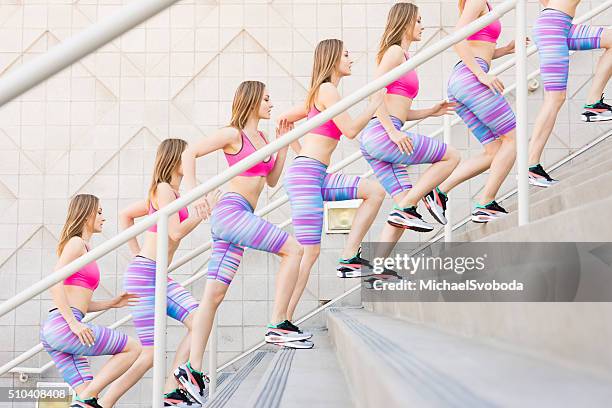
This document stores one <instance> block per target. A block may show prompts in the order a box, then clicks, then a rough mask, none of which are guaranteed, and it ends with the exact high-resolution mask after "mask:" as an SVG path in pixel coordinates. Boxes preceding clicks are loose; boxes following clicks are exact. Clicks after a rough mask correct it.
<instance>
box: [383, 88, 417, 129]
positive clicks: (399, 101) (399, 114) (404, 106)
mask: <svg viewBox="0 0 612 408" xmlns="http://www.w3.org/2000/svg"><path fill="white" fill-rule="evenodd" d="M385 106H386V107H387V112H388V113H389V115H391V116H395V117H396V118H398V119H399V120H401V121H402V123H403V122H405V121H406V120H407V119H408V111H409V110H410V108H411V107H412V99H410V98H407V97H405V96H402V95H393V94H387V95H385Z"/></svg>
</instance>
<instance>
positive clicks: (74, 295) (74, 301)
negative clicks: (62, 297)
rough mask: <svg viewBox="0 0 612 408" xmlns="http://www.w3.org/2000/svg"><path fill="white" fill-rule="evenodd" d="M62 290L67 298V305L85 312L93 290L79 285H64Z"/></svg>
mask: <svg viewBox="0 0 612 408" xmlns="http://www.w3.org/2000/svg"><path fill="white" fill-rule="evenodd" d="M64 292H66V298H67V299H68V305H70V307H74V308H76V309H79V310H80V311H81V312H83V313H87V310H88V309H89V303H90V302H91V298H92V297H93V291H92V290H89V289H87V288H82V287H80V286H72V285H64Z"/></svg>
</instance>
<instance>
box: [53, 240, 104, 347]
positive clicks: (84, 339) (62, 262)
mask: <svg viewBox="0 0 612 408" xmlns="http://www.w3.org/2000/svg"><path fill="white" fill-rule="evenodd" d="M86 252H87V250H86V249H85V242H84V241H83V239H82V238H81V237H72V238H70V240H69V241H68V243H66V246H64V249H63V250H62V253H61V255H60V257H59V259H58V261H57V264H56V265H55V270H56V271H57V270H59V269H61V268H63V267H64V266H66V265H68V264H69V263H70V262H72V261H74V260H75V259H77V258H78V257H80V256H81V255H83V254H85V253H86ZM50 291H51V299H53V304H54V305H55V307H57V310H59V312H60V313H61V315H62V317H63V318H64V320H65V321H66V323H68V327H69V328H70V330H71V331H72V332H73V333H74V334H75V335H77V336H78V338H79V340H80V341H81V344H84V345H87V346H91V345H93V344H94V342H95V338H94V335H93V331H91V329H89V328H88V327H87V326H85V325H84V324H83V323H81V322H79V321H78V320H77V319H76V318H75V317H74V315H73V314H72V309H70V303H68V297H67V296H66V291H65V290H64V282H59V283H56V284H55V285H53V286H52V287H51V289H50Z"/></svg>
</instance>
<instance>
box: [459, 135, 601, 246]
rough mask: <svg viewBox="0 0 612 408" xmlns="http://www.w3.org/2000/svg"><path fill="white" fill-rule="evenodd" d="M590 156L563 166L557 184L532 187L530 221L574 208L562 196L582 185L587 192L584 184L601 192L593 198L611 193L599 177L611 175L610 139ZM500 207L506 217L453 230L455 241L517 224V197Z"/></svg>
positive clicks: (530, 191) (498, 230) (472, 237)
mask: <svg viewBox="0 0 612 408" xmlns="http://www.w3.org/2000/svg"><path fill="white" fill-rule="evenodd" d="M589 153H591V154H592V156H591V157H590V158H585V157H579V158H577V159H576V160H577V162H576V163H575V164H571V162H570V163H568V164H566V165H565V166H564V167H563V171H567V175H566V177H562V180H561V182H560V183H559V184H557V185H555V186H552V187H549V188H546V189H544V188H541V187H534V186H531V187H530V189H529V194H530V195H529V199H530V208H531V211H530V215H531V218H532V219H539V218H542V217H545V216H548V215H551V214H552V213H554V212H557V211H561V210H565V209H568V208H570V206H571V205H575V204H570V201H568V200H565V199H563V198H562V197H563V196H562V194H565V197H568V196H570V195H571V194H573V192H575V191H578V187H579V186H582V187H581V188H582V189H581V190H580V191H585V190H588V187H586V186H585V183H590V185H592V186H593V187H595V188H596V189H601V190H602V192H601V195H599V196H598V197H597V196H595V197H594V198H595V199H598V198H605V197H606V195H607V194H610V192H609V188H608V185H607V184H609V181H608V180H606V179H604V178H602V177H603V176H605V175H607V174H609V173H610V172H612V157H611V155H610V154H609V153H612V138H609V139H607V140H605V141H604V142H602V143H600V144H599V145H598V146H597V147H596V148H594V149H593V150H592V151H590V152H589ZM595 178H596V179H598V180H599V181H600V182H601V184H599V185H596V184H595V183H594V179H595ZM592 194H593V193H592ZM575 195H577V194H575ZM545 201H550V202H551V204H543V203H544V202H545ZM574 202H576V201H574ZM578 203H579V202H578ZM502 205H503V206H504V207H505V208H506V209H507V210H508V212H510V215H509V216H508V217H506V218H505V219H501V220H498V221H495V222H490V223H487V224H475V223H471V222H469V223H468V224H466V225H464V226H463V227H462V228H460V229H458V230H457V231H456V233H455V240H457V241H475V240H478V239H482V238H484V237H486V236H488V235H491V234H495V233H498V232H501V231H503V230H506V229H508V228H510V227H513V226H515V225H517V219H518V218H517V217H518V215H517V214H516V209H517V196H516V195H515V196H513V197H511V198H510V199H508V200H506V201H504V202H503V203H502Z"/></svg>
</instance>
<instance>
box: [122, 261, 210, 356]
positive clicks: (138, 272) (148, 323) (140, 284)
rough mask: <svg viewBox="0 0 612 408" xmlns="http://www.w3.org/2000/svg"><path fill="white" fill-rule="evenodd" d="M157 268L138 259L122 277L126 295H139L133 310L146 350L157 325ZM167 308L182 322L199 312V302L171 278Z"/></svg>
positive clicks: (135, 323)
mask: <svg viewBox="0 0 612 408" xmlns="http://www.w3.org/2000/svg"><path fill="white" fill-rule="evenodd" d="M155 265H156V262H155V261H154V260H152V259H149V258H145V257H143V256H140V255H138V256H135V257H134V259H133V260H132V262H131V263H130V264H129V265H128V267H127V270H126V271H125V274H124V275H123V287H124V289H125V291H126V292H129V293H135V294H136V295H138V303H137V304H136V305H134V306H130V312H131V313H132V316H133V318H134V328H135V329H136V333H137V334H138V338H139V339H140V343H141V344H142V346H143V347H150V346H153V327H154V323H155ZM166 296H167V299H168V304H167V306H166V313H167V314H168V316H170V317H171V318H173V319H174V320H178V321H179V322H181V323H182V322H183V321H185V319H186V318H187V316H189V314H190V313H191V312H193V311H194V310H196V309H197V308H198V302H196V300H195V299H194V298H193V296H192V295H191V293H190V292H189V291H188V290H187V289H185V288H184V287H182V286H181V285H180V284H179V283H177V282H175V281H174V280H173V279H172V278H168V293H167V295H166Z"/></svg>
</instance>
